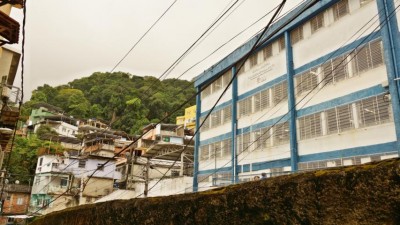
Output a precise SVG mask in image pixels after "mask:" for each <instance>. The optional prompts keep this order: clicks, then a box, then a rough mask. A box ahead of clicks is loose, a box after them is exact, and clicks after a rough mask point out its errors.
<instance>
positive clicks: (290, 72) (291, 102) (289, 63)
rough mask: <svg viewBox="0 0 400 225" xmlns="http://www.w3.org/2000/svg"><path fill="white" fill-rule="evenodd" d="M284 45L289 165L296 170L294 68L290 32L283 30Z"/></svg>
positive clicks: (297, 155) (297, 157)
mask: <svg viewBox="0 0 400 225" xmlns="http://www.w3.org/2000/svg"><path fill="white" fill-rule="evenodd" d="M285 45H286V70H287V72H286V73H287V84H288V88H287V90H288V109H289V132H290V166H291V168H292V171H297V167H298V166H297V163H298V161H299V154H298V151H297V130H296V108H295V104H296V100H295V97H294V81H293V79H294V78H293V76H294V69H293V50H292V44H291V42H290V33H289V32H288V31H286V32H285Z"/></svg>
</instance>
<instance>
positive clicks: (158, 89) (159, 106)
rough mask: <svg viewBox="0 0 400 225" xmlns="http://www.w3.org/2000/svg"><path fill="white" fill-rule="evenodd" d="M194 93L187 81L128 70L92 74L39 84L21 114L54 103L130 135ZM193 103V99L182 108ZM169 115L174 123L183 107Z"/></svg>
mask: <svg viewBox="0 0 400 225" xmlns="http://www.w3.org/2000/svg"><path fill="white" fill-rule="evenodd" d="M194 93H195V89H194V87H193V85H192V84H191V83H190V82H189V81H185V80H178V79H166V80H163V81H160V80H158V79H157V78H155V77H150V76H146V77H139V76H133V75H131V74H128V73H123V72H115V73H101V72H96V73H93V74H92V75H91V76H89V77H84V78H81V79H76V80H74V81H72V82H69V83H68V84H66V85H60V86H56V87H52V86H50V85H47V84H45V85H43V86H40V87H38V88H37V89H35V90H34V91H33V92H32V97H31V99H30V101H28V102H26V103H25V104H24V109H23V114H24V115H29V114H30V110H31V108H32V105H34V104H35V103H40V102H46V103H49V104H51V105H54V106H58V107H60V108H62V109H63V110H64V112H65V113H66V114H68V115H71V116H74V117H75V118H81V119H87V118H98V119H103V120H105V121H107V122H108V123H109V124H111V125H112V127H113V128H114V129H118V130H123V131H126V132H127V133H130V134H135V133H137V132H138V131H139V130H140V128H141V127H142V126H143V125H146V124H148V123H150V122H158V121H159V120H160V119H161V118H163V117H164V116H166V115H167V114H168V113H169V112H171V111H174V110H175V109H177V108H178V107H179V105H181V104H182V103H183V102H185V101H186V100H187V99H188V98H189V97H190V96H192V95H193V94H194ZM194 104H195V98H193V99H192V100H191V101H190V102H189V103H188V104H187V105H185V107H188V106H191V105H194ZM185 107H183V108H182V109H180V110H179V111H178V112H176V113H174V114H172V115H171V116H170V117H169V118H168V120H167V121H166V123H175V118H176V116H179V115H183V113H184V108H185Z"/></svg>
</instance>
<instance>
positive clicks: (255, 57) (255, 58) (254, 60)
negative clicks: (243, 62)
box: [249, 53, 258, 68]
mask: <svg viewBox="0 0 400 225" xmlns="http://www.w3.org/2000/svg"><path fill="white" fill-rule="evenodd" d="M249 61H250V68H253V67H254V66H257V63H258V54H257V53H255V54H254V55H252V56H250V58H249Z"/></svg>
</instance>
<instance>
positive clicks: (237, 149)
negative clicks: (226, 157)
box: [236, 135, 243, 154]
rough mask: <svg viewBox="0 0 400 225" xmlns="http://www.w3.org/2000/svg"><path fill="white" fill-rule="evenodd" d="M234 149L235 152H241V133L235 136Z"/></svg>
mask: <svg viewBox="0 0 400 225" xmlns="http://www.w3.org/2000/svg"><path fill="white" fill-rule="evenodd" d="M236 151H237V154H240V153H242V152H243V135H238V136H236Z"/></svg>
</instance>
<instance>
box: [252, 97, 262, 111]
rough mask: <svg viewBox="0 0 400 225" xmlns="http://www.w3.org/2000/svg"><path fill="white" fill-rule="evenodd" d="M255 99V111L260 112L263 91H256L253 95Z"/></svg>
mask: <svg viewBox="0 0 400 225" xmlns="http://www.w3.org/2000/svg"><path fill="white" fill-rule="evenodd" d="M253 98H254V99H253V100H254V102H253V103H254V112H258V111H260V110H261V93H260V92H259V93H256V94H255V95H253Z"/></svg>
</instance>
